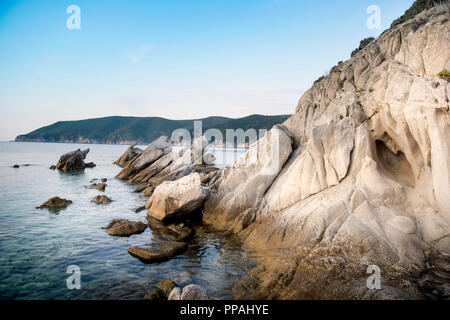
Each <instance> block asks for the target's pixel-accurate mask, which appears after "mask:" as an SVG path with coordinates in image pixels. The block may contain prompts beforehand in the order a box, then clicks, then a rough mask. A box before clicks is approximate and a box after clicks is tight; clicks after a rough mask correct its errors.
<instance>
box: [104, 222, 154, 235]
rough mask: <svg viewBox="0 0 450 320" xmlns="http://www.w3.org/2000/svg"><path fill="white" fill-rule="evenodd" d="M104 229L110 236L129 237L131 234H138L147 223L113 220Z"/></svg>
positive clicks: (143, 229) (145, 227)
mask: <svg viewBox="0 0 450 320" xmlns="http://www.w3.org/2000/svg"><path fill="white" fill-rule="evenodd" d="M105 229H107V230H108V234H109V235H110V236H116V237H129V236H131V235H133V234H140V233H142V232H144V231H145V229H147V225H146V224H145V223H143V222H140V221H139V222H136V221H130V220H125V219H123V220H120V219H117V220H113V221H111V222H110V223H109V224H108V225H107V226H106V227H105Z"/></svg>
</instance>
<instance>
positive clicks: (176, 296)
mask: <svg viewBox="0 0 450 320" xmlns="http://www.w3.org/2000/svg"><path fill="white" fill-rule="evenodd" d="M167 300H181V289H180V288H178V287H176V288H173V289H172V291H171V292H170V294H169V296H168V297H167Z"/></svg>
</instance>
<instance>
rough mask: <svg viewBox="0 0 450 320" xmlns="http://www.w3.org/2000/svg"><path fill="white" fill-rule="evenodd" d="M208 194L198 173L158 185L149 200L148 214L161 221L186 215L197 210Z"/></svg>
mask: <svg viewBox="0 0 450 320" xmlns="http://www.w3.org/2000/svg"><path fill="white" fill-rule="evenodd" d="M207 196H208V189H207V188H205V187H203V186H202V184H201V180H200V175H199V174H198V173H193V174H191V175H189V176H186V177H184V178H182V179H180V180H176V181H166V182H163V183H162V184H160V185H159V186H158V187H156V189H155V191H154V192H153V194H152V196H151V197H150V199H149V200H148V202H147V205H146V208H147V209H148V211H147V212H148V215H149V216H150V217H153V218H156V219H158V220H161V221H167V220H170V219H174V218H180V217H186V216H189V214H191V213H193V212H195V211H197V210H198V209H200V208H201V206H202V205H203V202H204V201H205V199H206V197H207Z"/></svg>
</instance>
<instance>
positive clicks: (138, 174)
mask: <svg viewBox="0 0 450 320" xmlns="http://www.w3.org/2000/svg"><path fill="white" fill-rule="evenodd" d="M207 146H208V141H207V140H206V138H205V137H203V136H202V137H200V138H198V139H196V140H194V142H193V143H192V146H190V147H187V148H185V149H184V150H181V151H179V152H172V148H171V147H170V141H169V139H168V138H167V137H160V138H159V139H158V140H156V141H154V142H152V143H151V144H150V145H149V146H148V147H147V148H146V149H145V150H144V151H142V152H140V151H135V149H136V148H135V147H134V146H133V145H132V146H130V148H128V150H127V151H126V152H125V153H124V154H123V155H122V156H121V158H120V159H119V160H117V161H116V162H115V163H116V164H117V165H120V166H123V170H122V171H121V172H120V173H119V174H118V175H117V178H119V179H123V180H128V181H129V182H131V183H136V184H146V187H143V188H139V189H138V191H139V192H143V193H144V195H146V196H151V195H152V193H153V192H154V190H155V188H156V187H157V186H158V185H160V184H161V183H163V182H165V181H175V180H178V179H181V178H183V177H185V176H187V175H189V174H191V173H194V172H196V171H197V170H196V165H202V164H203V159H202V155H203V154H204V151H205V149H206V147H207ZM218 175H219V173H216V174H215V175H210V176H209V177H208V178H209V179H208V181H207V182H209V181H211V179H212V178H214V179H213V182H216V180H217V177H218Z"/></svg>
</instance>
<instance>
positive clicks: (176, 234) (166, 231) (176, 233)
mask: <svg viewBox="0 0 450 320" xmlns="http://www.w3.org/2000/svg"><path fill="white" fill-rule="evenodd" d="M147 220H148V223H149V226H150V229H152V231H153V234H154V235H155V236H157V237H159V238H161V239H163V240H172V241H181V240H184V239H187V238H189V237H190V236H191V235H192V234H193V233H194V231H193V230H192V229H191V228H190V227H188V226H186V225H185V224H184V223H180V224H170V225H165V224H164V223H162V222H161V221H160V220H158V219H155V218H152V217H148V218H147Z"/></svg>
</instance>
